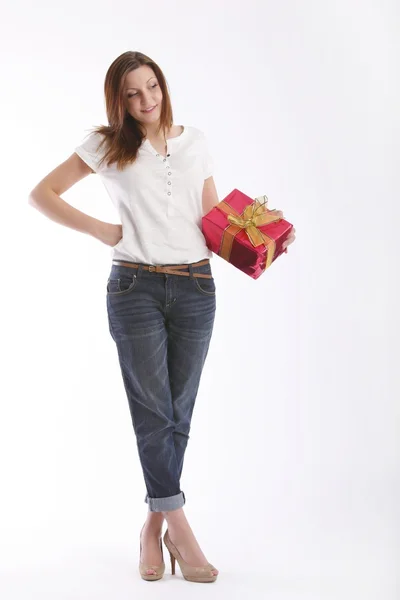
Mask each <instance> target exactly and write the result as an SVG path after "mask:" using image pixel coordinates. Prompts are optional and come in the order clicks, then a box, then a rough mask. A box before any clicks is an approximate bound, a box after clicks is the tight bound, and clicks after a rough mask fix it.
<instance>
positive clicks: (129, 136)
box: [92, 51, 173, 171]
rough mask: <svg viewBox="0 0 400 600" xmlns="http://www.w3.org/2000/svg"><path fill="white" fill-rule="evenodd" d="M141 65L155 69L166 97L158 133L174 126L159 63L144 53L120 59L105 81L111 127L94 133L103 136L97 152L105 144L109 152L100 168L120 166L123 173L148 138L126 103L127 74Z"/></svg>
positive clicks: (127, 55)
mask: <svg viewBox="0 0 400 600" xmlns="http://www.w3.org/2000/svg"><path fill="white" fill-rule="evenodd" d="M141 65H147V66H148V67H151V68H152V69H153V71H154V73H155V75H156V77H157V79H158V82H159V84H160V87H161V91H162V95H163V98H162V106H161V114H160V123H159V126H158V128H157V133H158V132H159V131H161V130H165V129H167V130H169V129H170V127H171V126H172V123H173V115H172V106H171V99H170V95H169V92H168V89H167V82H166V79H165V77H164V74H163V72H162V70H161V69H160V67H159V66H158V65H157V63H155V62H154V61H153V60H152V59H151V58H149V57H148V56H146V55H145V54H142V53H141V52H132V51H128V52H124V53H123V54H121V55H120V56H118V57H117V58H116V59H115V60H114V61H113V62H112V63H111V65H110V66H109V68H108V71H107V73H106V78H105V81H104V96H105V103H106V112H107V118H108V123H109V124H108V125H99V126H97V127H95V128H94V129H93V130H92V131H95V132H97V133H100V134H102V135H103V136H104V139H103V140H102V141H101V143H100V144H99V146H98V149H99V148H100V147H101V146H103V144H105V145H106V148H107V150H106V152H105V154H104V156H103V157H102V158H101V160H100V161H99V164H102V163H103V162H104V161H107V166H109V165H110V164H112V163H117V169H118V170H119V171H122V170H123V168H124V167H125V166H127V165H128V164H131V163H132V162H133V161H134V160H135V159H136V156H137V153H138V150H139V147H140V145H141V143H142V141H143V139H144V137H145V135H146V133H145V129H144V126H143V125H142V124H141V123H139V121H137V120H136V119H134V118H133V117H132V115H130V114H129V113H128V111H127V110H126V108H125V106H124V100H123V90H124V85H125V79H126V76H127V74H128V73H129V72H130V71H132V70H134V69H137V68H139V67H140V66H141Z"/></svg>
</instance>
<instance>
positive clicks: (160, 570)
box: [139, 525, 165, 581]
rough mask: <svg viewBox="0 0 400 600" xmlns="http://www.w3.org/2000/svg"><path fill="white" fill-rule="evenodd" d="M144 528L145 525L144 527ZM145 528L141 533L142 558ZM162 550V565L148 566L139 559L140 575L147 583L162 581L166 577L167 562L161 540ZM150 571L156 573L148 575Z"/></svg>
mask: <svg viewBox="0 0 400 600" xmlns="http://www.w3.org/2000/svg"><path fill="white" fill-rule="evenodd" d="M143 527H144V525H143ZM143 527H142V530H141V531H140V556H142V531H143ZM160 548H161V556H162V563H161V565H147V564H145V563H142V561H141V559H140V558H139V573H140V576H141V577H142V579H145V580H146V581H156V580H157V579H161V578H162V576H163V575H164V572H165V562H164V553H163V548H162V542H161V538H160ZM148 569H151V570H153V571H155V572H154V573H152V574H149V573H147V570H148Z"/></svg>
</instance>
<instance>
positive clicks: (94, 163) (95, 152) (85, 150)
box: [74, 131, 106, 173]
mask: <svg viewBox="0 0 400 600" xmlns="http://www.w3.org/2000/svg"><path fill="white" fill-rule="evenodd" d="M102 140H103V136H102V135H101V134H100V133H98V132H97V131H92V132H91V133H89V134H88V135H86V136H85V137H84V138H83V140H82V141H81V143H80V144H79V146H76V148H74V152H76V154H77V155H78V156H80V157H81V159H82V160H84V161H85V163H86V164H88V165H89V167H90V168H91V169H93V171H94V172H95V173H99V172H100V171H102V170H103V169H104V168H105V167H106V164H105V163H104V162H103V163H102V164H101V166H99V162H100V160H101V158H102V157H103V149H104V146H102V147H101V149H99V144H101V142H102Z"/></svg>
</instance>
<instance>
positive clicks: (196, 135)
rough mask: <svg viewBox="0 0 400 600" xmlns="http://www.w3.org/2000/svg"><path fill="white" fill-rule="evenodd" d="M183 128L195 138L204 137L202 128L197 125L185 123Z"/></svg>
mask: <svg viewBox="0 0 400 600" xmlns="http://www.w3.org/2000/svg"><path fill="white" fill-rule="evenodd" d="M185 129H187V130H188V133H189V134H190V135H191V136H192V137H193V138H195V139H205V137H206V136H205V133H204V131H203V130H202V129H199V128H198V127H194V126H193V125H190V126H188V125H185Z"/></svg>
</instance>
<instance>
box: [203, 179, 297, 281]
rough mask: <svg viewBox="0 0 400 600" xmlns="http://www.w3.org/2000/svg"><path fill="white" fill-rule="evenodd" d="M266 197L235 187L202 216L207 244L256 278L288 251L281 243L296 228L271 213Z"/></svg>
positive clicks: (235, 265)
mask: <svg viewBox="0 0 400 600" xmlns="http://www.w3.org/2000/svg"><path fill="white" fill-rule="evenodd" d="M267 200H268V199H267V197H266V196H259V197H257V198H256V199H255V200H253V198H250V197H249V196H246V194H243V193H242V192H240V191H239V190H237V189H234V190H232V192H231V193H230V194H228V196H226V198H224V200H222V202H220V203H219V204H217V205H216V206H214V208H212V209H211V210H210V212H208V213H207V214H206V215H204V217H203V218H202V231H203V234H204V237H205V239H206V243H207V247H208V248H209V249H210V250H212V251H213V252H215V254H218V255H219V256H221V257H222V258H224V259H225V260H227V261H228V262H230V263H231V264H232V265H233V266H234V267H237V268H238V269H240V270H241V271H243V273H246V275H249V276H250V277H252V278H253V279H258V277H260V275H262V274H263V273H264V271H265V270H266V269H268V267H269V266H270V265H271V264H272V262H273V261H274V260H276V259H277V258H278V256H280V255H281V254H282V253H283V252H284V251H285V249H284V248H282V244H283V242H284V241H285V240H286V238H287V237H288V235H289V232H290V230H291V229H292V228H293V225H292V224H291V223H289V222H288V221H286V220H285V219H282V218H280V217H277V216H276V215H273V214H271V211H269V210H268V208H267V207H266V203H267Z"/></svg>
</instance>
